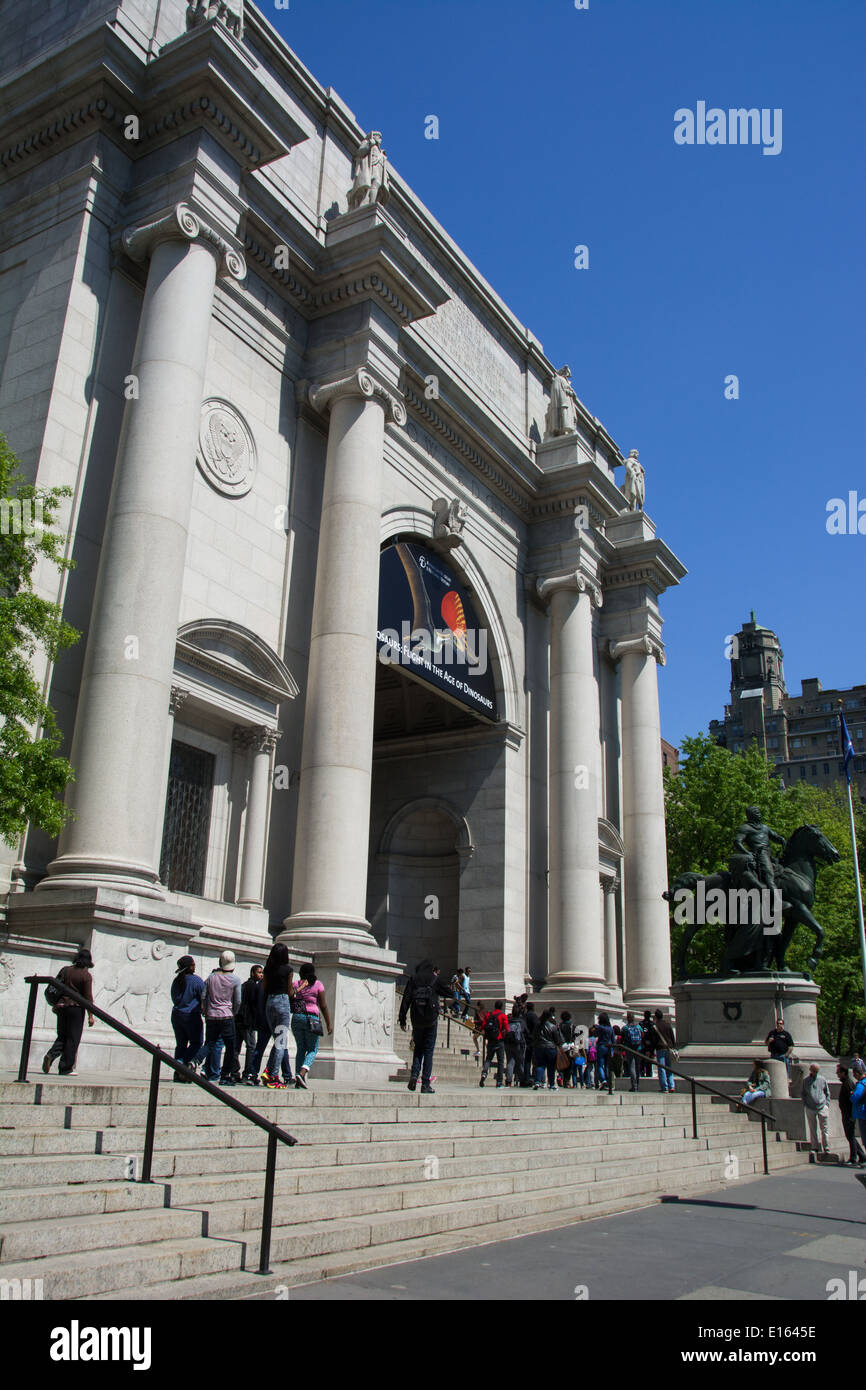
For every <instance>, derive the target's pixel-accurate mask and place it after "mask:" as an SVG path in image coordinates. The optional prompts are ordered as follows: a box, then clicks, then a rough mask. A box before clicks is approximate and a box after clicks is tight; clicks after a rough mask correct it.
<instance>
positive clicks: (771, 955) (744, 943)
mask: <svg viewBox="0 0 866 1390" xmlns="http://www.w3.org/2000/svg"><path fill="white" fill-rule="evenodd" d="M839 858H840V855H839V851H838V850H837V849H836V848H835V847H834V846H833V845H831V843H830V841H829V840H828V839H827V837H826V835H824V833H823V831H821V830H819V829H818V827H817V825H801V826H800V828H799V830H795V831H794V833H793V835H792V836H791V838H790V839H789V840H788V841H787V843H786V845H785V848H784V849H783V850H782V853H781V856H780V857H779V859H777V860H774V861H773V869H774V874H775V884H776V887H777V888H778V889H779V890H780V892H781V894H782V930H781V932H780V933H778V934H775V935H770V934H767V933H765V931H764V928H763V924H762V923H760V922H757V923H754V922H747V923H740V924H739V925H732V924H730V923H729V924H727V925H726V926H725V928H724V932H725V949H724V954H723V957H722V964H721V973H722V974H723V975H737V974H740V973H741V972H743V971H757V970H775V971H778V972H779V973H785V974H788V973H790V972H789V971H788V969H787V967H786V965H785V956H786V954H787V951H788V947H789V946H790V944H791V939H792V937H793V935H794V932H795V931H796V929H797V927H799V926H806V927H808V928H809V929H810V931H811V932H812V933H813V934H814V937H815V945H814V948H813V950H812V954H811V956H810V957H809V962H808V965H809V971H810V972H811V971H813V970H814V969H815V966H816V965H817V964H818V961H819V960H820V958H821V952H822V950H823V946H824V928H823V927H822V926H821V924H820V922H818V921H816V919H815V918H814V917H813V916H812V912H811V908H812V905H813V904H814V902H815V880H816V877H817V873H818V864H819V863H820V864H836V863H837V862H838V860H839ZM816 861H817V862H816ZM730 862H731V868H730V870H728V869H723V870H722V871H721V872H720V873H717V874H709V875H706V876H705V875H703V874H693V873H687V874H680V876H679V878H678V879H676V881H675V882H674V883H673V884H672V886H671V887H670V888H669V889H668V890H667V892H666V893H663V894H662V897H664V898H665V899H666V900H667V901H668V902H670V901H671V900H672V899H673V897H674V894H675V893H676V892H677V891H678V890H680V889H684V888H685V889H687V890H688V891H690V892H694V891H695V889H696V887H697V885H698V883H700V882H701V881H702V880H703V883H704V885H705V887H706V890H707V892H711V891H712V890H713V889H714V888H721V889H722V891H723V892H725V893H727V892H728V891H729V889H743V888H746V889H751V888H758V889H760V888H761V887H762V886H763V885H762V883H761V881H760V879H759V878H758V876H757V874H756V873H755V870H754V865H753V862H752V858H751V855H747V854H734V855H732V856H731V861H730ZM705 925H706V924H705V923H704V922H695V923H692V924H690V925H689V926H687V927H686V930H685V932H684V933H683V939H682V942H681V943H680V949H679V953H678V955H677V967H676V968H677V979H684V978H685V977H686V973H687V972H686V955H687V953H688V949H689V947H690V946H691V944H692V941H693V940H694V938H695V936H696V934H697V933H698V932H699V931H700V930H701V928H702V927H703V926H705ZM806 978H807V979H808V978H810V975H809V974H807V977H806Z"/></svg>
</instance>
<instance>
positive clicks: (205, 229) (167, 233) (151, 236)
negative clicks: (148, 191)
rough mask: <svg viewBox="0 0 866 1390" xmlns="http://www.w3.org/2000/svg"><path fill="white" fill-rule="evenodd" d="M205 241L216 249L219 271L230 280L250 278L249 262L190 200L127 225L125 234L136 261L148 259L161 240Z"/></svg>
mask: <svg viewBox="0 0 866 1390" xmlns="http://www.w3.org/2000/svg"><path fill="white" fill-rule="evenodd" d="M184 240H185V241H201V242H203V243H204V244H205V245H206V246H208V247H210V248H211V250H213V251H214V252H215V254H216V257H217V264H218V266H219V270H218V274H219V275H220V276H222V277H224V278H226V279H232V280H238V281H242V280H244V279H246V274H247V265H246V261H245V260H244V258H243V256H242V255H241V254H240V252H239V251H235V250H234V248H233V247H232V246H230V245H229V243H228V242H227V241H226V240H225V239H224V238H223V237H221V236H220V235H219V233H218V232H215V231H214V230H213V228H212V227H209V226H208V225H207V223H206V222H203V221H202V220H201V218H200V217H198V216H196V214H195V213H194V212H193V211H192V209H191V208H190V207H188V206H187V204H186V203H177V204H176V205H175V207H173V208H172V209H171V211H170V212H167V213H166V214H165V215H164V216H163V217H159V218H157V219H156V221H154V222H144V223H142V224H140V225H139V226H138V227H127V228H126V230H125V231H124V232H123V235H122V236H121V243H122V245H123V249H124V251H125V252H126V254H127V256H129V258H130V260H132V261H146V260H147V259H148V258H149V257H150V256H151V255H152V254H153V250H154V247H156V246H158V245H159V243H160V242H161V241H184Z"/></svg>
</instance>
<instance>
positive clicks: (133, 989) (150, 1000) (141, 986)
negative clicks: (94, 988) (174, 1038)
mask: <svg viewBox="0 0 866 1390" xmlns="http://www.w3.org/2000/svg"><path fill="white" fill-rule="evenodd" d="M171 960H172V956H171V953H170V951H169V948H168V946H167V945H166V943H165V942H164V941H153V942H151V943H150V946H148V943H147V942H146V941H139V940H137V939H133V940H132V941H127V943H126V960H125V961H118V962H114V961H109V962H108V964H107V973H106V977H105V979H104V980H103V981H102V982H101V984H100V987H99V990H98V993H97V999H96V1002H97V1004H98V1005H99V1006H100V1008H102V1009H105V1011H106V1013H114V1014H119V1016H120V1017H121V1018H123V1017H124V1016H125V1017H126V1019H127V1022H129V1023H131V1024H132V1026H133V1027H136V1026H137V1025H139V1024H144V1023H163V1022H164V1021H165V1019H166V1017H167V1016H168V1013H169V1011H170V1009H171V995H170V994H169V989H170V986H171V981H172V979H173V974H174V972H173V971H172V970H171V968H170V962H171Z"/></svg>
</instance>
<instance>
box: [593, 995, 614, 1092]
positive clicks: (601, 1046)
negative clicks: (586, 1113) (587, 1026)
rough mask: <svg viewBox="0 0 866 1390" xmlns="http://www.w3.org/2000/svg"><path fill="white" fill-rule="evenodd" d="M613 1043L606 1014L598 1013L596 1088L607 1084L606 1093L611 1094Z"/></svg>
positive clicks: (611, 1031)
mask: <svg viewBox="0 0 866 1390" xmlns="http://www.w3.org/2000/svg"><path fill="white" fill-rule="evenodd" d="M613 1044H614V1034H613V1028H612V1027H611V1025H610V1019H609V1018H608V1016H607V1014H599V1016H598V1023H597V1024H596V1025H595V1046H596V1075H597V1079H596V1090H598V1088H599V1086H607V1090H608V1095H613Z"/></svg>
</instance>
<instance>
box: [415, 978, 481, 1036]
mask: <svg viewBox="0 0 866 1390" xmlns="http://www.w3.org/2000/svg"><path fill="white" fill-rule="evenodd" d="M395 993H396V994H399V996H400V998H401V999H402V997H403V994H404V993H405V991H404V990H402V989H397V990H396V991H395ZM454 1002H455V1000H454V998H452V999H442V1000H441V1004H442V1009H441V1015H442V1017H443V1018H444V1020H445V1046H446V1047H450V1046H451V1024H452V1023H456V1024H458V1025H459V1026H460V1027H461V1028H465V1029H466V1032H467V1033H472V1034H473V1035H474V1034H475V1032H476V1029H475V1025H474V1024H473V1023H467V1022H466V1021H465V1020H464V1019H462V1018H456V1017H455V1015H454V1014H453V1013H452V1012H451V1005H452V1004H453V1003H454ZM438 1016H439V1015H438V1014H437V1017H438Z"/></svg>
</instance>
